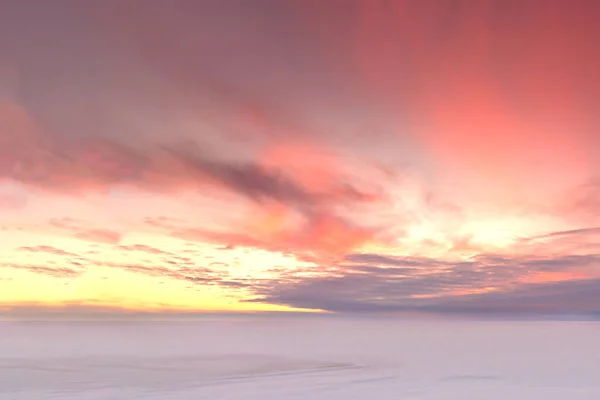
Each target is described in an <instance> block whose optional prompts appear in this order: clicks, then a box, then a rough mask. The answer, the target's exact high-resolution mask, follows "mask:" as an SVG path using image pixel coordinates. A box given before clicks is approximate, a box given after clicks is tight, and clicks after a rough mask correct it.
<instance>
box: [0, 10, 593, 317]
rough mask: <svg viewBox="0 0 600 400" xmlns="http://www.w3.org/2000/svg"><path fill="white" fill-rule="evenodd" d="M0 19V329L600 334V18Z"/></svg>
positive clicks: (501, 13)
mask: <svg viewBox="0 0 600 400" xmlns="http://www.w3.org/2000/svg"><path fill="white" fill-rule="evenodd" d="M0 7H1V10H0V308H2V309H3V310H4V312H18V311H19V310H30V309H32V308H35V309H36V310H37V309H41V310H55V309H56V307H58V306H67V307H68V308H69V309H70V308H73V309H77V308H82V307H83V308H85V309H86V310H92V309H103V310H104V309H109V310H117V309H122V308H125V309H135V310H158V311H161V310H188V311H197V310H322V311H373V312H376V311H385V312H388V311H389V312H394V311H411V312H412V311H437V312H557V313H585V312H594V311H598V310H600V308H599V307H598V304H600V161H598V160H600V131H599V128H600V120H599V115H600V114H599V112H598V105H599V104H600V79H599V78H598V71H600V46H598V43H597V42H598V38H600V25H599V24H598V23H597V21H598V19H599V18H600V3H599V2H597V1H595V0H589V1H586V0H569V1H563V0H497V1H485V0H479V1H469V0H464V1H461V0H457V1H440V0H414V1H413V0H404V1H403V0H390V1H384V0H381V1H377V0H365V1H359V0H351V1H345V0H339V1H338V0H331V1H317V0H314V1H313V0H298V1H291V0H283V1H282V0H254V1H246V0H232V1H194V0H189V1H177V0H151V1H142V0H139V1H138V0H129V1H127V2H122V1H118V0H114V1H113V0H108V1H94V2H90V1H88V2H81V1H77V0H73V1H67V0H55V1H41V0H40V1H33V0H15V1H4V2H3V3H2V5H1V6H0Z"/></svg>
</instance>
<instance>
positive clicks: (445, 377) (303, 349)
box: [0, 316, 600, 400]
mask: <svg viewBox="0 0 600 400" xmlns="http://www.w3.org/2000/svg"><path fill="white" fill-rule="evenodd" d="M0 332H1V334H0V399H11V400H20V399H23V400H32V399H36V400H38V399H60V400H68V399H82V400H88V399H98V400H100V399H103V400H120V399H123V400H125V399H127V400H131V399H157V400H158V399H165V400H166V399H186V400H187V399H215V400H217V399H227V400H229V399H231V400H233V399H236V400H237V399H239V400H242V399H243V400H254V399H260V400H275V399H277V400H283V399H285V400H295V399H302V400H304V399H311V400H321V399H332V400H337V399H343V400H354V399H356V400H358V399H361V400H362V399H367V400H387V399H390V400H401V399H402V400H405V399H406V400H408V399H428V400H429V399H431V400H433V399H436V400H437V399H439V400H446V399H449V400H450V399H457V400H459V399H460V400H470V399H472V400H486V399H494V400H495V399H502V400H505V399H527V400H532V399H544V400H552V399H557V400H558V399H560V400H564V399H570V400H577V399H590V400H591V399H594V400H597V399H600V344H599V342H598V338H600V323H594V322H499V321H494V322H490V321H487V322H484V321H478V322H474V321H414V320H412V321H390V320H373V319H371V320H366V319H365V320H358V319H342V318H331V319H327V318H322V317H321V318H315V317H305V316H303V317H297V318H294V317H282V318H280V317H264V318H263V317H258V318H249V317H244V318H242V317H240V318H237V317H236V318H227V319H225V318H222V319H216V320H204V321H194V322H172V321H171V322H141V321H140V322H0Z"/></svg>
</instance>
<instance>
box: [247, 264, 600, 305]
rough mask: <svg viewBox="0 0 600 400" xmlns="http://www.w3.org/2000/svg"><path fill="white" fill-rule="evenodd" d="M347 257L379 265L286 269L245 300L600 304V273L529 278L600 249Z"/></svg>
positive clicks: (560, 268) (559, 268)
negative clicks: (461, 257)
mask: <svg viewBox="0 0 600 400" xmlns="http://www.w3.org/2000/svg"><path fill="white" fill-rule="evenodd" d="M348 259H351V260H362V261H367V260H371V261H374V262H375V261H377V262H379V264H376V263H373V264H372V265H365V264H348V265H342V266H340V269H339V271H338V273H336V274H335V275H333V276H332V275H324V274H323V275H320V276H308V277H307V276H299V275H293V274H292V275H287V276H285V278H284V279H281V280H279V281H277V282H270V283H268V284H265V283H264V282H263V283H262V284H261V285H260V286H257V287H255V288H253V289H254V292H255V293H256V296H255V297H253V298H251V299H249V300H247V301H250V302H266V303H275V304H282V305H288V306H293V307H300V308H311V309H322V310H328V311H334V312H388V311H427V312H444V313H450V312H478V313H479V312H481V313H484V312H485V311H486V310H489V311H490V312H505V313H536V312H557V313H576V312H591V311H593V310H596V309H600V306H598V305H597V304H598V302H597V300H600V286H598V283H600V280H596V279H591V280H572V281H564V282H558V283H533V282H534V280H527V279H525V278H527V277H529V276H536V274H543V273H552V272H568V271H569V269H571V268H576V267H589V268H594V267H595V266H596V265H597V266H598V267H600V255H596V254H590V255H580V256H578V255H568V256H555V257H533V256H521V257H514V258H510V257H507V256H503V257H501V256H498V255H485V254H484V255H479V256H477V257H474V258H473V260H472V261H469V262H458V263H450V262H447V261H436V260H432V259H428V258H422V259H420V258H415V257H411V258H406V259H403V258H401V257H384V256H377V255H373V254H366V255H364V254H363V255H352V256H349V257H348ZM390 264H391V265H392V266H390ZM378 265H383V267H382V266H378ZM406 266H409V267H408V268H407V267H406ZM486 288H495V290H493V291H489V290H488V291H486ZM478 289H479V291H478Z"/></svg>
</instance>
